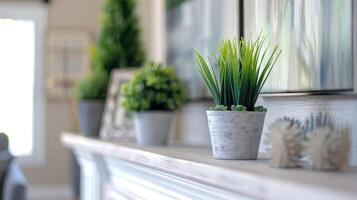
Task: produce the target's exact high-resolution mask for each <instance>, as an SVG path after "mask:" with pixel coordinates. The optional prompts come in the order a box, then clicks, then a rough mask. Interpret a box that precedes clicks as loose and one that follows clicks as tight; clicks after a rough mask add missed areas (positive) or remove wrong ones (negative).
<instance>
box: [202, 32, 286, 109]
mask: <svg viewBox="0 0 357 200" xmlns="http://www.w3.org/2000/svg"><path fill="white" fill-rule="evenodd" d="M265 40H266V37H264V36H262V35H259V37H258V38H257V39H256V40H255V41H253V40H252V39H249V40H245V39H244V38H242V39H241V40H240V41H239V40H238V39H236V38H234V39H225V40H223V41H222V42H221V44H220V46H219V48H218V55H216V56H214V60H215V62H214V63H212V62H211V60H210V59H209V58H208V60H207V61H206V60H205V59H204V58H203V56H202V55H201V54H200V53H199V52H198V51H196V61H197V69H198V71H199V73H200V74H201V76H202V78H203V80H204V82H205V84H206V86H207V87H208V89H209V91H210V92H211V94H212V97H213V100H214V103H215V104H216V105H223V106H227V108H228V109H229V110H234V111H245V110H246V111H260V112H264V110H265V108H264V109H262V108H261V107H258V108H257V109H256V108H255V107H254V106H255V103H256V101H257V98H258V96H259V93H260V92H261V90H262V88H263V86H264V84H265V82H266V80H267V78H268V76H269V74H270V73H271V71H272V69H273V66H274V64H275V62H276V60H277V59H278V57H279V55H280V53H281V50H280V49H279V48H278V46H275V47H274V48H273V50H272V51H271V52H270V53H269V48H268V47H266V48H263V46H264V43H265ZM216 65H217V66H218V74H217V73H216V72H215V69H214V68H215V66H216ZM239 105H241V106H244V107H246V109H243V107H240V106H239Z"/></svg>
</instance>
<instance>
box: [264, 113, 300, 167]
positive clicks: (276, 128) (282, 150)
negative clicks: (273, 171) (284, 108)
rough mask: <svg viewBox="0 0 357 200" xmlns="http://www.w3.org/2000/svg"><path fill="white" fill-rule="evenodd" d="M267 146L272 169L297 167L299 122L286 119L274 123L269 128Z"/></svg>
mask: <svg viewBox="0 0 357 200" xmlns="http://www.w3.org/2000/svg"><path fill="white" fill-rule="evenodd" d="M268 144H269V146H270V148H269V154H270V159H271V164H272V166H273V167H282V168H293V167H297V166H298V164H299V158H300V157H301V151H302V127H301V124H300V122H299V121H298V120H295V119H291V118H288V117H284V118H282V119H279V120H277V121H276V122H274V123H273V124H272V125H271V127H270V128H269V133H268Z"/></svg>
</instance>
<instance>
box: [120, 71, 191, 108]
mask: <svg viewBox="0 0 357 200" xmlns="http://www.w3.org/2000/svg"><path fill="white" fill-rule="evenodd" d="M121 93H122V95H123V99H122V105H123V106H124V107H125V108H126V109H127V110H130V111H147V110H175V109H177V108H178V107H180V106H181V105H182V104H183V103H184V102H185V100H186V90H185V87H184V85H183V84H182V82H181V81H180V80H179V79H178V77H177V76H176V74H175V71H174V69H173V68H172V67H165V66H162V65H156V64H147V65H146V66H144V67H143V68H141V69H140V70H139V71H137V72H136V73H135V75H134V77H133V79H131V80H130V81H129V82H128V83H125V84H123V85H122V87H121Z"/></svg>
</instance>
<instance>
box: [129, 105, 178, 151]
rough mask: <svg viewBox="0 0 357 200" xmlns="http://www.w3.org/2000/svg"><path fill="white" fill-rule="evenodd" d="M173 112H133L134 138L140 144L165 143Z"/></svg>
mask: <svg viewBox="0 0 357 200" xmlns="http://www.w3.org/2000/svg"><path fill="white" fill-rule="evenodd" d="M173 116H174V112H171V111H145V112H138V113H136V114H135V127H136V134H137V135H136V136H137V137H136V139H137V142H138V143H139V144H142V145H166V144H167V142H168V136H169V133H170V130H171V124H172V119H173Z"/></svg>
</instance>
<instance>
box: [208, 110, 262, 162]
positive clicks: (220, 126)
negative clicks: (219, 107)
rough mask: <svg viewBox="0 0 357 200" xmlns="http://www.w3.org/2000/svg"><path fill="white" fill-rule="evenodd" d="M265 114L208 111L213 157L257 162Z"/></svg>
mask: <svg viewBox="0 0 357 200" xmlns="http://www.w3.org/2000/svg"><path fill="white" fill-rule="evenodd" d="M265 114H266V113H265V112H234V111H207V118H208V127H209V131H210V135H211V144H212V151H213V157H214V158H215V159H227V160H255V159H257V156H258V150H259V144H260V138H261V135H262V130H263V126H264V119H265Z"/></svg>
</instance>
